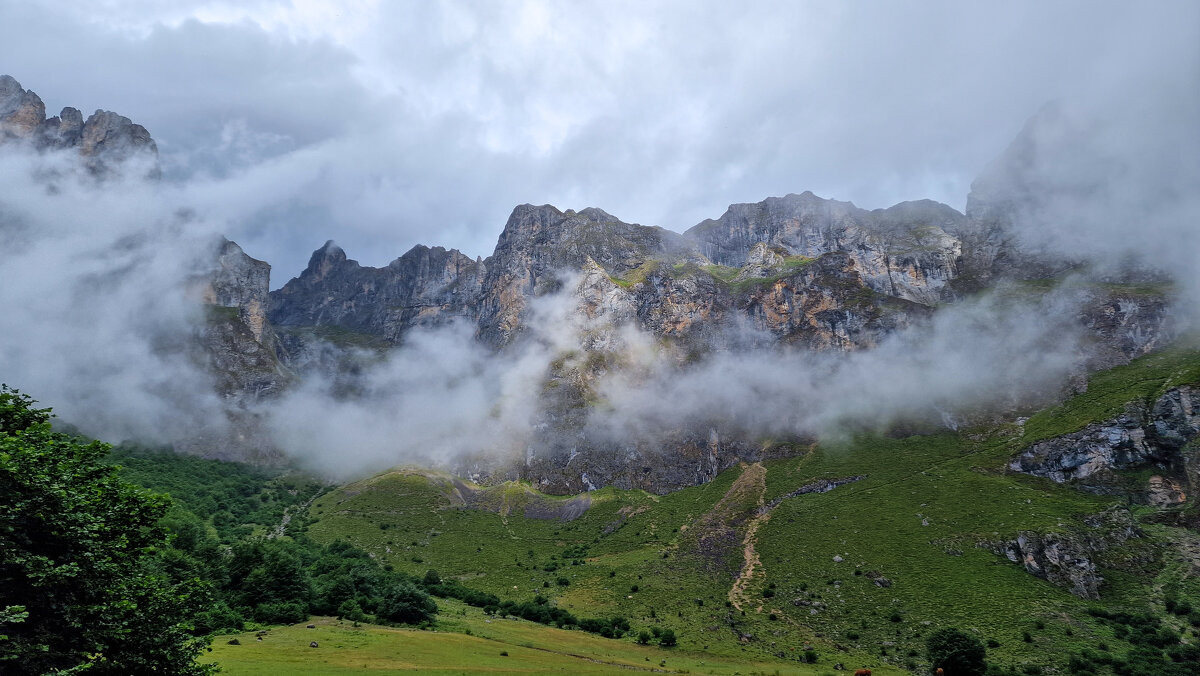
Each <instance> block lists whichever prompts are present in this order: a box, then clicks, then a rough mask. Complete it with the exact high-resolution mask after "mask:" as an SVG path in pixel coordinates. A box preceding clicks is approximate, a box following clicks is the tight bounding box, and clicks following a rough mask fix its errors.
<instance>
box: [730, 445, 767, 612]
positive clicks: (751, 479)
mask: <svg viewBox="0 0 1200 676" xmlns="http://www.w3.org/2000/svg"><path fill="white" fill-rule="evenodd" d="M738 484H742V485H741V486H740V488H741V490H743V491H753V492H755V493H757V494H758V497H757V498H756V500H757V503H758V509H757V510H755V514H754V517H753V518H751V519H750V521H749V522H748V523H747V524H746V534H745V536H744V537H743V538H742V560H743V563H742V570H741V572H739V573H738V576H737V578H736V579H735V580H734V581H733V586H732V587H730V588H729V602H730V603H732V604H733V607H734V608H737V609H738V610H742V605H743V604H747V603H748V600H747V598H746V588H747V587H749V586H750V583H751V582H753V581H754V578H755V576H756V575H757V574H759V573H760V569H761V568H762V559H760V558H759V556H758V549H757V547H756V545H757V544H758V529H759V528H762V526H763V524H765V523H766V522H767V521H769V520H770V518H771V511H770V510H767V509H764V507H765V506H766V503H765V496H766V493H767V469H766V468H765V467H763V466H762V463H759V462H756V463H754V464H753V465H750V466H749V467H747V468H746V469H745V470H744V471H743V472H742V476H740V477H738V480H737V481H736V482H734V486H737V485H738ZM732 490H733V487H730V491H732Z"/></svg>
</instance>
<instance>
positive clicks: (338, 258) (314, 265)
mask: <svg viewBox="0 0 1200 676" xmlns="http://www.w3.org/2000/svg"><path fill="white" fill-rule="evenodd" d="M346 262H347V258H346V252H345V251H343V250H342V247H340V246H338V245H337V244H336V243H334V241H333V240H332V239H331V240H327V241H326V242H325V244H324V245H322V246H321V248H320V249H317V250H316V251H314V252H313V254H312V256H310V257H309V259H308V267H307V268H305V269H304V272H301V273H300V278H301V279H307V280H310V281H313V282H319V281H321V280H322V279H325V277H326V276H328V275H329V272H330V271H331V270H333V269H335V268H338V267H341V265H342V264H343V263H346ZM350 262H351V263H354V265H358V263H357V262H355V261H350Z"/></svg>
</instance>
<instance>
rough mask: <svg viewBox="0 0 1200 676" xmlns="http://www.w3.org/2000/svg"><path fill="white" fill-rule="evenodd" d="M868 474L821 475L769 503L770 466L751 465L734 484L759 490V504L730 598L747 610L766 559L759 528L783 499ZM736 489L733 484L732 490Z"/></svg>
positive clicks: (744, 541)
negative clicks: (761, 551)
mask: <svg viewBox="0 0 1200 676" xmlns="http://www.w3.org/2000/svg"><path fill="white" fill-rule="evenodd" d="M865 478H867V477H866V475H865V474H860V475H858V476H851V477H844V478H841V479H818V480H816V481H814V482H812V483H809V484H805V485H803V486H801V487H800V488H797V489H796V490H794V491H792V492H790V493H787V494H786V495H781V496H779V497H777V498H775V499H774V500H772V501H771V502H769V503H767V502H765V495H766V492H767V470H766V468H765V467H763V466H762V464H761V463H757V462H756V463H754V464H753V465H750V466H749V467H747V468H746V469H745V471H743V472H742V476H741V477H738V480H737V481H736V482H734V486H737V485H738V484H742V488H743V490H747V489H751V490H756V491H757V492H758V508H757V509H756V510H755V512H754V517H753V518H752V519H750V521H748V522H747V523H746V535H745V536H744V537H743V538H742V557H743V560H744V563H743V564H742V570H741V572H739V573H738V575H737V578H736V579H735V580H734V581H733V586H732V587H730V589H729V602H730V603H731V604H733V607H734V608H737V609H738V610H743V608H742V605H743V604H748V603H749V600H748V599H747V597H746V589H747V588H748V587H749V586H750V584H751V583H753V582H754V579H755V577H756V576H759V575H761V574H762V573H761V569H762V559H760V558H759V556H758V549H757V544H758V531H759V529H760V528H762V527H763V526H765V525H766V523H767V522H768V521H770V520H771V513H772V512H774V511H775V508H776V507H778V506H779V505H780V503H782V502H783V501H784V500H786V499H788V498H794V497H796V496H799V495H805V494H808V493H828V492H829V491H831V490H833V489H835V488H837V487H839V486H845V485H846V484H849V483H854V482H855V481H861V480H863V479H865ZM743 479H745V483H743ZM732 490H733V489H732V488H731V489H730V492H732ZM756 610H758V611H759V612H762V606H761V605H759V606H758V607H757V608H756Z"/></svg>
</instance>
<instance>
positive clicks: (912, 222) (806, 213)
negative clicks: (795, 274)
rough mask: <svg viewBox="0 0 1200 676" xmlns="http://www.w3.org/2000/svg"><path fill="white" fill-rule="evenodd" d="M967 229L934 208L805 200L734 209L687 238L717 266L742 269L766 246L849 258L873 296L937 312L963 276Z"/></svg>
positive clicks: (946, 210) (948, 211)
mask: <svg viewBox="0 0 1200 676" xmlns="http://www.w3.org/2000/svg"><path fill="white" fill-rule="evenodd" d="M962 224H963V215H962V214H960V213H958V212H957V211H955V210H954V209H952V208H950V207H948V206H946V205H944V204H939V203H937V202H932V201H929V200H923V201H920V202H903V203H901V204H897V205H895V206H893V207H890V208H888V209H876V210H874V211H867V210H865V209H859V208H858V207H856V206H854V205H853V204H851V203H849V202H838V201H836V200H826V199H822V198H820V197H817V196H816V195H814V194H812V193H811V192H805V193H803V194H800V195H787V196H785V197H771V198H768V199H766V200H763V201H762V202H759V203H757V204H733V205H730V207H729V210H728V211H726V212H725V214H724V215H722V216H721V217H720V218H718V219H717V220H715V221H714V220H707V221H704V222H702V223H700V224H699V225H696V226H694V227H693V228H691V229H690V230H688V231H687V232H686V233H685V234H686V235H687V236H688V237H690V238H691V239H693V240H695V241H696V242H697V243H699V245H700V250H701V252H702V253H703V254H704V255H705V256H707V257H708V258H709V259H711V260H712V262H714V263H716V264H718V265H726V266H730V267H735V268H740V267H742V266H744V265H746V263H747V262H748V261H749V260H750V259H751V254H752V252H753V251H754V250H755V247H756V246H757V245H758V244H760V243H761V244H765V245H768V246H773V247H778V248H780V249H782V250H783V251H784V252H786V253H787V254H788V255H793V256H806V257H809V258H816V257H818V256H821V255H824V254H827V253H832V252H842V253H845V254H846V255H847V256H849V257H850V258H851V259H853V261H854V265H855V268H856V269H857V270H858V271H859V274H860V275H861V276H862V279H863V281H864V282H865V283H866V285H867V287H868V288H870V289H871V290H872V291H875V292H876V293H881V294H884V295H888V296H893V297H896V298H902V299H904V300H910V301H916V302H919V303H925V304H932V303H936V302H937V301H939V300H940V299H941V298H943V297H944V295H945V292H946V290H945V287H946V284H947V283H948V282H950V281H951V280H953V279H954V278H955V277H956V276H957V274H958V262H957V261H958V258H959V257H960V255H961V254H962V247H961V244H960V242H959V241H958V239H957V238H955V237H954V236H952V235H950V234H948V231H954V230H958V229H960V228H961V227H962Z"/></svg>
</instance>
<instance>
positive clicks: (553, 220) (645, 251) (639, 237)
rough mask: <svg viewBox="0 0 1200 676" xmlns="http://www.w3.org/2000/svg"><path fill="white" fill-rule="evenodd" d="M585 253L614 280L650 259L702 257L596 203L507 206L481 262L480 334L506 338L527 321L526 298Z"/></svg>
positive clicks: (553, 283) (679, 240)
mask: <svg viewBox="0 0 1200 676" xmlns="http://www.w3.org/2000/svg"><path fill="white" fill-rule="evenodd" d="M589 259H590V260H591V261H593V262H594V263H596V264H597V265H599V266H600V267H601V268H602V269H604V270H605V271H606V272H607V273H608V274H610V275H612V276H614V277H618V278H622V277H625V276H626V275H629V274H630V273H632V272H634V271H635V270H637V269H638V268H640V267H641V266H643V265H646V264H648V263H651V262H654V261H660V262H663V263H666V264H674V263H677V262H682V261H691V262H694V263H695V262H699V263H707V262H708V261H707V260H704V259H703V258H702V257H701V256H700V255H699V254H698V252H697V250H696V248H695V246H694V245H692V244H691V243H690V242H688V241H687V240H685V239H684V238H683V237H682V236H680V235H678V234H677V233H673V232H671V231H669V230H664V229H662V228H655V227H648V226H644V225H636V224H630V223H623V222H621V221H620V220H618V219H617V218H616V217H614V216H612V215H610V214H608V213H605V212H604V211H602V210H600V209H595V208H589V209H584V210H582V211H580V212H578V213H576V212H574V211H570V210H568V211H566V212H562V211H559V210H558V209H556V208H554V207H552V206H549V205H543V206H540V207H535V206H532V205H528V204H525V205H522V206H519V207H517V208H516V209H514V210H513V212H512V215H511V216H509V219H508V223H507V224H505V226H504V231H503V232H502V233H500V239H499V241H498V242H497V243H496V250H495V252H494V253H493V254H492V255H491V256H490V257H489V258H488V259H487V260H486V261H485V264H486V266H487V276H486V278H485V279H484V284H483V295H482V297H481V298H480V303H479V319H478V333H479V337H480V338H481V339H482V340H483V341H484V342H487V343H489V344H492V345H503V344H506V343H508V342H510V341H511V340H512V338H513V337H514V336H515V335H516V334H517V333H518V332H519V330H520V328H521V325H522V322H523V321H524V320H526V319H527V306H528V299H529V298H531V297H533V296H535V295H539V294H540V293H544V292H546V291H550V290H554V289H555V288H557V284H558V283H559V281H560V278H559V275H560V274H561V273H563V272H574V271H577V270H579V269H581V268H582V267H583V266H584V264H585V263H586V262H587V261H588V260H589Z"/></svg>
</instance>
